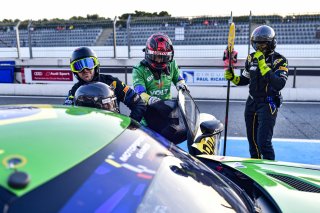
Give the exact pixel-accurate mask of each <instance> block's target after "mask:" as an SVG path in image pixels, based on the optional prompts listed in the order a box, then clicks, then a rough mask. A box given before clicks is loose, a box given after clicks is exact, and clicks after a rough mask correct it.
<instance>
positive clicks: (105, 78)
mask: <svg viewBox="0 0 320 213" xmlns="http://www.w3.org/2000/svg"><path fill="white" fill-rule="evenodd" d="M92 81H100V82H103V83H106V84H107V85H109V86H110V87H111V88H113V89H114V93H115V95H116V96H117V101H118V104H119V102H120V101H121V102H123V103H124V104H125V105H126V106H127V107H128V108H129V109H130V110H131V113H130V117H131V118H133V119H135V120H136V121H138V122H140V121H141V119H142V117H143V116H144V113H145V111H146V105H145V103H144V101H143V100H142V99H141V97H140V95H138V94H137V93H136V92H135V91H134V90H133V89H131V88H130V87H129V86H128V85H126V84H125V83H123V82H122V81H120V80H119V79H118V78H116V77H113V76H111V75H104V74H99V76H95V77H94V79H93V80H92ZM83 84H86V82H85V81H83V80H81V79H80V80H79V82H77V83H76V84H75V85H73V87H72V88H71V90H69V93H68V97H67V98H66V100H65V102H64V105H73V104H74V102H73V101H74V100H73V99H74V95H75V93H76V91H77V89H78V88H79V87H80V86H81V85H83Z"/></svg>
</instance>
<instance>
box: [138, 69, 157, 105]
mask: <svg viewBox="0 0 320 213" xmlns="http://www.w3.org/2000/svg"><path fill="white" fill-rule="evenodd" d="M132 78H133V87H134V91H135V92H136V93H137V94H139V95H140V96H141V98H142V100H143V101H144V102H145V104H146V105H150V104H153V103H156V102H158V101H160V100H161V99H160V98H158V97H155V96H150V95H149V94H148V93H147V89H146V85H145V81H146V79H144V77H143V76H142V75H141V72H139V70H138V68H137V67H133V70H132Z"/></svg>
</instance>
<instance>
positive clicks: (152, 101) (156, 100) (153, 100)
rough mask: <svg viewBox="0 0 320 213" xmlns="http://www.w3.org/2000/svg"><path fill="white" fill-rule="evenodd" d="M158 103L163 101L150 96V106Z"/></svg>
mask: <svg viewBox="0 0 320 213" xmlns="http://www.w3.org/2000/svg"><path fill="white" fill-rule="evenodd" d="M158 101H161V99H160V98H158V97H155V96H150V97H149V100H148V105H151V104H154V103H157V102H158Z"/></svg>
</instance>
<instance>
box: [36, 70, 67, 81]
mask: <svg viewBox="0 0 320 213" xmlns="http://www.w3.org/2000/svg"><path fill="white" fill-rule="evenodd" d="M31 79H32V80H33V81H37V80H40V81H73V75H72V73H71V72H70V70H31Z"/></svg>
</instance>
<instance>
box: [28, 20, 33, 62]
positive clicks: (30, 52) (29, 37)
mask: <svg viewBox="0 0 320 213" xmlns="http://www.w3.org/2000/svg"><path fill="white" fill-rule="evenodd" d="M31 24H32V20H29V24H28V43H29V56H30V58H33V56H32V42H31V40H32V39H31V30H30V28H31Z"/></svg>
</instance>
